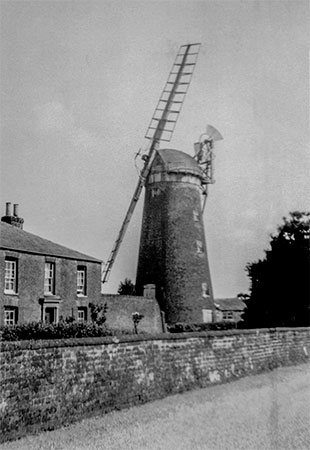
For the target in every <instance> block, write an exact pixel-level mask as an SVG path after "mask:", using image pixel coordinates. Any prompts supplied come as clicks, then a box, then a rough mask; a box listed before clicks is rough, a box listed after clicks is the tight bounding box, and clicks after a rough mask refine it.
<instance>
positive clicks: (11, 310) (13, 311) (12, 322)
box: [3, 306, 18, 326]
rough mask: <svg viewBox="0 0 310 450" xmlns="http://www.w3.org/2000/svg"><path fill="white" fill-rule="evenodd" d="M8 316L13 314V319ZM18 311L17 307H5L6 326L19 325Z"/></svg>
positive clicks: (4, 318)
mask: <svg viewBox="0 0 310 450" xmlns="http://www.w3.org/2000/svg"><path fill="white" fill-rule="evenodd" d="M7 314H10V315H11V314H12V317H11V318H8V317H7ZM17 315H18V310H17V308H15V307H8V306H5V307H4V315H3V323H4V325H5V326H14V325H16V324H17Z"/></svg>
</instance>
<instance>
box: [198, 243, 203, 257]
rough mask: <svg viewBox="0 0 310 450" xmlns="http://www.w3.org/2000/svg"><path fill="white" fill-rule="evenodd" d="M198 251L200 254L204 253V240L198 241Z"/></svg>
mask: <svg viewBox="0 0 310 450" xmlns="http://www.w3.org/2000/svg"><path fill="white" fill-rule="evenodd" d="M196 251H197V253H198V254H199V255H200V254H202V253H203V245H202V241H196Z"/></svg>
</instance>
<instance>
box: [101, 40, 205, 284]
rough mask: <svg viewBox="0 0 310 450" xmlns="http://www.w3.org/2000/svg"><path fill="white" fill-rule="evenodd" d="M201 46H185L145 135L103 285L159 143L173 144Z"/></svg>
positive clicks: (180, 50) (105, 269) (180, 51)
mask: <svg viewBox="0 0 310 450" xmlns="http://www.w3.org/2000/svg"><path fill="white" fill-rule="evenodd" d="M200 45H201V44H200V43H195V44H187V45H181V47H180V48H179V51H178V53H177V56H176V58H175V61H174V63H173V65H172V69H171V71H170V73H169V76H168V80H167V82H166V84H165V86H164V89H163V91H162V93H161V96H160V99H159V101H158V103H157V106H156V108H155V111H154V114H153V116H152V119H151V121H150V124H149V127H148V129H147V132H146V134H145V138H147V139H148V140H149V145H148V146H147V149H146V151H145V152H141V151H139V152H138V155H139V156H140V157H141V159H142V161H143V167H142V170H141V172H140V176H139V180H138V183H137V186H136V189H135V191H134V194H133V197H132V200H131V202H130V204H129V207H128V210H127V213H126V215H125V219H124V221H123V223H122V226H121V229H120V231H119V233H118V237H117V239H116V241H115V243H114V246H113V248H112V251H111V253H110V256H109V258H108V261H107V263H106V265H105V268H104V271H103V277H102V282H103V283H105V282H106V281H108V279H109V275H110V272H111V269H112V266H113V264H114V261H115V258H116V256H117V253H118V251H119V248H120V245H121V243H122V241H123V239H124V235H125V233H126V230H127V227H128V225H129V222H130V220H131V217H132V214H133V212H134V209H135V207H136V205H137V202H138V200H139V197H140V195H141V192H142V189H143V186H144V184H145V181H146V179H147V177H148V174H149V171H150V168H151V165H152V162H153V159H154V156H155V154H156V151H157V150H158V149H159V143H160V141H166V142H170V140H171V137H172V134H173V132H174V128H175V125H176V122H177V120H178V117H179V115H180V112H181V109H182V106H183V102H184V99H185V96H186V93H187V91H188V87H189V85H190V82H191V79H192V76H193V73H194V69H195V66H196V62H197V58H198V54H199V50H200Z"/></svg>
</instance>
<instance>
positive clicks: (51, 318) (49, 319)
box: [44, 307, 56, 323]
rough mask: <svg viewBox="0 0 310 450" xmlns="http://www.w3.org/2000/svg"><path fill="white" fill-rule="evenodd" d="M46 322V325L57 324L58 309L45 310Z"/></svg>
mask: <svg viewBox="0 0 310 450" xmlns="http://www.w3.org/2000/svg"><path fill="white" fill-rule="evenodd" d="M44 322H45V323H55V322H56V308H52V307H47V308H45V315H44Z"/></svg>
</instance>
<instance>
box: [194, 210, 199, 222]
mask: <svg viewBox="0 0 310 450" xmlns="http://www.w3.org/2000/svg"><path fill="white" fill-rule="evenodd" d="M193 217H194V221H195V222H199V212H198V211H193Z"/></svg>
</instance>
